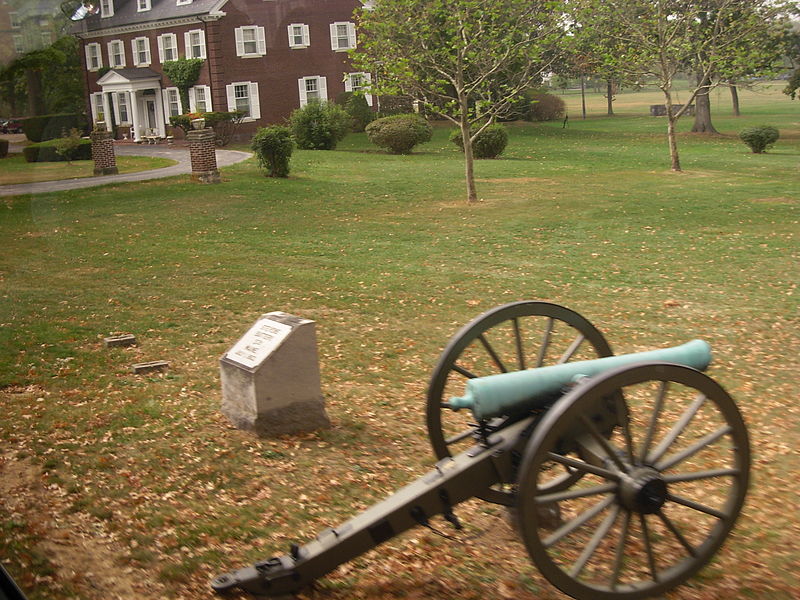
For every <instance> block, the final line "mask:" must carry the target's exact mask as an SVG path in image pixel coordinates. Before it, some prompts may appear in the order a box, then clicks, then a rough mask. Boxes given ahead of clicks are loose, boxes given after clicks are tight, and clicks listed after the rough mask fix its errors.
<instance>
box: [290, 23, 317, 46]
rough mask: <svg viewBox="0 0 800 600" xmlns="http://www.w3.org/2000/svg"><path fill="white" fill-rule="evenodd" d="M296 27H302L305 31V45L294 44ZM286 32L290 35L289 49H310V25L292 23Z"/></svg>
mask: <svg viewBox="0 0 800 600" xmlns="http://www.w3.org/2000/svg"><path fill="white" fill-rule="evenodd" d="M295 27H302V28H303V29H302V31H303V43H302V44H295V43H294V31H293V30H294V28H295ZM286 32H287V33H288V35H289V48H308V47H309V46H310V45H311V35H310V33H309V29H308V25H306V24H305V23H291V24H290V25H289V26H288V27H287V28H286Z"/></svg>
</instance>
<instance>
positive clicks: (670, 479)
mask: <svg viewBox="0 0 800 600" xmlns="http://www.w3.org/2000/svg"><path fill="white" fill-rule="evenodd" d="M740 474H741V471H739V469H710V470H708V471H696V472H694V473H676V474H675V475H664V482H665V483H680V482H683V481H697V480H698V479H712V478H714V477H738V476H739V475H740Z"/></svg>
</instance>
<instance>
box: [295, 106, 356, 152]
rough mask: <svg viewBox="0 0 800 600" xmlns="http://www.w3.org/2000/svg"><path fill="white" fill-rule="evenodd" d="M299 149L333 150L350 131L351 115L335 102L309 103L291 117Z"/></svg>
mask: <svg viewBox="0 0 800 600" xmlns="http://www.w3.org/2000/svg"><path fill="white" fill-rule="evenodd" d="M289 127H291V130H292V134H293V135H294V140H295V142H297V147H298V148H302V149H303V150H333V149H334V148H336V144H338V143H339V142H340V141H342V140H343V139H344V136H346V135H347V132H348V131H349V130H350V115H348V114H347V112H346V111H345V110H344V109H343V108H342V107H341V106H339V105H338V104H334V103H333V102H319V101H314V102H309V103H308V104H306V105H305V106H304V107H302V108H298V109H297V110H295V111H294V112H292V114H291V115H290V116H289Z"/></svg>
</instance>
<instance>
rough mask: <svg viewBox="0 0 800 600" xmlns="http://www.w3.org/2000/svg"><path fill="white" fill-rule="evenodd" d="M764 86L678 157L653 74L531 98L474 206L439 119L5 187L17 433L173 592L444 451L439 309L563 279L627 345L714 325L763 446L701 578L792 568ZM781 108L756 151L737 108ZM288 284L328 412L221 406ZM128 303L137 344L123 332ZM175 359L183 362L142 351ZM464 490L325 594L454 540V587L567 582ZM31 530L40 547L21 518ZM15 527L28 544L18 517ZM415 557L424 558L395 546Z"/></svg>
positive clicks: (281, 547) (781, 271) (2, 270)
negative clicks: (431, 442) (277, 426)
mask: <svg viewBox="0 0 800 600" xmlns="http://www.w3.org/2000/svg"><path fill="white" fill-rule="evenodd" d="M760 94H761V92H759V93H755V92H753V93H743V98H742V109H743V112H744V116H743V117H740V118H739V119H734V118H733V117H726V116H724V115H723V114H720V115H719V116H715V123H716V125H717V127H718V128H719V129H720V130H721V131H722V132H723V133H724V134H725V135H723V136H720V137H704V136H696V135H691V134H688V133H685V131H686V129H687V128H688V126H689V123H686V122H684V123H682V125H681V127H682V131H683V133H681V135H680V140H679V144H680V151H681V154H682V159H683V164H684V168H685V169H686V171H685V172H684V173H680V174H676V173H672V172H670V171H669V159H668V154H667V146H666V139H665V131H664V130H665V124H664V121H663V119H656V118H651V117H648V116H646V115H647V105H648V104H649V103H653V102H651V99H650V97H648V96H647V95H646V93H642V95H641V96H640V95H639V94H630V95H624V96H620V98H619V99H618V103H619V106H620V110H619V113H620V114H619V116H618V117H615V118H613V119H611V118H604V117H602V116H600V115H596V114H592V115H591V118H589V119H587V120H586V121H583V120H581V119H578V118H575V113H574V110H573V109H572V108H571V109H570V114H571V118H570V123H569V126H568V127H567V128H562V124H561V123H560V122H558V123H540V124H511V125H509V127H510V130H511V136H510V143H509V147H508V150H507V153H506V155H504V157H503V158H502V159H500V160H492V161H480V162H478V163H477V164H476V174H477V178H478V192H479V196H480V197H481V202H479V203H478V204H476V205H471V206H468V205H466V204H465V201H464V198H465V195H466V192H465V186H464V182H463V163H462V160H461V155H460V153H459V152H458V150H457V149H456V147H455V146H454V145H452V144H451V143H449V142H448V141H447V134H448V131H447V128H446V127H438V128H437V130H436V132H435V135H434V138H433V141H432V142H431V143H429V144H426V145H424V146H421V147H420V148H419V150H418V152H416V153H414V154H413V155H411V156H391V155H387V154H383V153H380V152H378V151H376V150H375V149H374V148H373V147H372V146H371V145H370V144H369V143H368V141H367V140H366V138H365V136H364V135H363V134H362V135H351V136H349V137H348V138H346V139H345V140H344V142H343V143H342V144H341V146H340V147H339V149H337V151H334V152H321V151H320V152H311V151H296V153H295V155H294V156H293V159H292V174H291V177H290V178H289V179H280V180H273V179H267V178H265V177H263V174H262V173H261V172H259V170H258V168H257V166H256V164H255V162H254V161H252V160H250V161H246V162H244V163H241V164H238V165H235V166H233V167H230V168H226V169H223V171H222V175H223V180H224V181H223V183H222V184H221V185H216V186H202V185H198V184H192V183H190V182H189V181H188V178H187V177H176V178H171V179H167V180H158V181H151V182H146V183H139V184H124V185H109V186H105V187H101V188H93V189H91V190H81V191H74V192H67V193H62V194H48V195H41V196H19V197H14V198H7V199H5V202H4V205H3V206H2V207H0V210H1V211H2V218H0V240H2V241H3V245H4V252H3V253H2V254H0V386H1V387H3V388H4V391H3V393H2V394H0V407H2V411H3V414H4V419H3V421H2V425H0V444H2V445H3V447H4V448H7V449H8V452H11V453H13V455H18V456H22V455H25V456H30V457H32V460H33V461H34V463H35V464H37V465H43V466H44V467H45V468H46V469H47V473H48V480H49V481H51V482H52V483H51V485H54V486H56V488H57V489H63V490H65V491H66V492H65V493H67V499H66V500H65V501H63V502H61V501H59V502H58V503H56V505H55V506H54V508H53V510H54V511H56V512H59V511H60V512H63V514H67V515H69V514H74V512H79V513H82V514H83V513H86V514H88V515H90V517H91V518H93V519H94V520H95V522H97V523H99V525H97V526H98V527H100V528H101V529H102V530H104V531H109V532H112V533H113V534H114V535H115V536H117V539H118V540H119V541H120V544H121V547H122V548H123V550H122V551H121V552H120V555H119V557H118V561H119V562H120V563H121V564H122V565H124V566H125V567H130V568H132V569H134V573H135V574H138V575H139V576H142V574H143V573H146V574H147V575H146V576H147V577H148V579H156V580H157V582H158V583H157V585H160V586H162V588H159V590H160V591H159V592H158V593H155V592H154V593H153V596H152V597H181V596H183V597H199V596H198V595H200V594H205V593H206V585H207V580H208V578H209V577H211V576H213V575H215V574H216V573H218V572H221V571H224V570H228V569H229V568H232V567H235V566H240V565H243V564H246V563H248V562H250V561H253V560H257V559H261V558H265V557H268V556H271V555H272V554H273V553H276V552H283V551H285V549H286V548H287V547H288V543H289V542H290V541H303V540H306V539H308V538H310V537H312V536H313V535H314V534H315V533H316V532H317V531H319V530H320V529H322V528H323V527H325V526H329V525H335V524H336V523H337V522H340V521H343V520H345V519H346V518H348V517H349V516H351V515H352V514H353V513H354V512H355V511H356V510H358V509H360V508H361V507H363V506H366V505H367V504H369V503H370V502H372V501H374V500H376V499H379V498H380V497H382V496H383V495H385V494H386V493H388V492H390V491H391V490H394V489H396V488H397V487H399V486H400V485H402V484H403V483H405V482H407V481H409V480H411V479H413V478H414V477H417V476H419V475H420V474H422V473H424V472H425V470H426V469H427V468H429V467H430V465H431V463H432V459H431V456H430V451H429V448H428V444H427V440H426V436H425V432H424V426H423V405H424V393H425V386H426V382H427V378H428V377H429V374H430V371H431V369H432V368H433V366H434V364H435V362H436V359H437V356H438V353H439V352H440V351H441V349H442V348H443V347H444V345H445V344H446V342H447V340H448V338H449V337H450V336H451V335H452V334H453V333H454V332H455V331H456V330H457V329H458V328H459V327H460V326H461V325H462V324H464V323H466V322H467V321H469V320H470V319H471V318H472V317H474V316H475V315H477V314H479V313H480V312H482V311H484V310H487V309H489V308H491V307H493V306H495V305H498V304H501V303H505V302H510V301H513V300H520V299H545V300H551V301H554V302H558V303H561V304H564V305H566V306H569V307H571V308H573V309H575V310H577V311H578V312H580V313H582V314H584V315H585V316H587V318H589V319H590V320H591V321H592V322H593V323H595V324H596V325H597V326H598V327H599V328H600V329H601V330H602V331H604V332H605V334H606V336H607V337H608V339H609V341H610V342H611V344H612V346H613V347H614V348H615V350H617V351H620V352H625V351H633V350H640V349H644V348H650V347H663V346H666V345H669V344H672V343H679V342H682V341H686V340H688V339H691V338H693V337H702V338H704V339H707V340H708V341H709V342H710V343H711V346H712V348H713V349H714V352H715V363H714V366H713V368H712V375H713V376H714V378H715V379H717V380H718V381H720V382H721V383H722V384H723V385H724V386H725V387H726V388H727V389H728V390H729V391H730V392H731V393H732V394H733V396H734V397H735V398H737V400H738V401H739V403H740V406H741V408H742V410H743V411H744V412H745V415H746V418H747V419H748V421H749V423H750V427H751V435H752V436H753V442H754V446H755V448H757V451H758V461H757V464H756V471H755V482H754V485H753V490H752V492H751V499H750V501H749V505H748V507H747V510H746V514H745V517H744V519H743V521H742V524H741V526H740V528H739V532H738V533H737V535H736V536H735V539H734V540H732V541H731V543H729V544H728V545H726V547H725V550H724V552H723V553H722V555H721V558H720V562H719V563H718V565H721V568H719V569H717V568H716V567H715V568H714V569H713V570H709V571H708V572H707V573H706V574H705V575H704V580H703V583H705V587H704V588H703V589H704V590H705V593H706V594H712V590H715V589H726V590H728V589H730V590H735V591H736V593H739V595H742V596H744V597H747V596H748V595H751V596H753V597H775V598H787V599H788V598H791V597H792V594H793V593H794V592H796V591H797V590H796V589H794V588H793V587H792V586H793V585H794V583H793V580H792V578H791V577H790V573H791V572H792V571H791V569H790V568H789V566H790V564H791V560H792V557H791V556H790V555H791V553H790V552H789V553H786V552H775V549H776V548H791V547H792V544H793V543H794V542H793V541H792V540H793V538H792V533H791V528H792V526H793V525H792V520H791V519H792V518H793V516H792V515H791V514H787V511H785V507H786V506H787V505H789V504H790V503H791V502H794V499H795V495H796V485H794V483H793V482H792V481H791V477H790V476H787V474H788V473H791V472H792V471H794V472H796V471H797V469H798V467H799V466H800V465H798V461H797V458H796V456H795V454H794V453H792V451H791V449H792V448H796V447H797V445H798V444H800V436H799V435H798V430H797V409H796V406H795V403H794V402H793V400H792V399H793V398H794V396H795V395H796V394H795V392H796V384H795V383H794V379H795V378H794V377H793V375H794V374H796V372H797V370H798V367H800V365H798V362H797V358H796V351H793V350H792V349H793V348H795V349H796V348H797V347H798V335H797V316H798V311H797V308H798V303H797V279H798V278H797V242H796V239H797V233H798V208H797V207H798V200H799V199H800V193H799V191H798V184H797V170H798V164H799V163H800V160H799V157H800V122H798V108H799V107H800V104H798V103H797V102H795V103H792V102H791V101H790V100H788V98H786V97H782V96H781V95H780V94H779V93H776V92H775V90H773V91H772V92H771V93H770V94H769V95H768V96H764V97H762V96H761V95H760ZM568 98H569V102H570V103H571V104H570V105H571V106H572V103H574V101H575V98H574V97H573V96H568ZM623 101H624V102H623ZM592 102H593V103H594V104H592V103H590V106H593V107H596V108H597V107H599V108H598V110H602V108H603V104H602V102H603V99H602V98H601V97H599V96H595V97H594V100H593V101H592ZM623 104H624V105H626V106H627V108H626V109H625V110H623V109H622V108H621V107H622V106H623ZM593 110H594V109H593ZM761 122H764V123H767V124H772V125H775V126H777V127H778V128H779V129H780V130H781V139H780V140H779V142H778V143H777V145H776V146H775V148H774V149H773V150H771V151H770V152H769V153H767V154H764V155H753V154H750V153H749V151H748V150H747V148H746V147H745V146H744V145H743V144H742V143H741V142H739V141H738V140H737V139H736V137H735V136H736V133H737V132H738V131H739V130H740V129H741V128H743V127H744V126H746V125H749V124H752V123H761ZM271 310H285V311H287V312H290V313H294V314H298V315H301V316H304V317H307V318H311V319H314V320H316V321H317V323H318V339H319V351H320V361H321V368H322V375H323V385H324V391H325V395H326V401H327V407H328V412H329V414H330V416H331V418H332V420H333V424H334V427H333V428H332V429H330V430H327V431H323V432H319V433H317V434H313V435H308V436H300V437H295V438H286V439H278V440H257V439H254V438H251V437H250V436H249V435H246V434H244V433H241V432H238V431H236V430H233V429H232V428H231V427H229V426H228V425H227V423H226V421H225V419H224V417H222V416H221V415H220V414H219V411H218V405H219V395H220V392H219V380H218V363H217V361H218V358H219V356H220V355H221V354H222V353H223V352H224V351H225V350H226V349H227V348H228V347H229V346H230V345H232V344H233V342H234V341H235V340H236V339H237V338H238V337H239V336H240V335H241V334H242V333H243V332H244V331H246V329H247V328H248V327H249V326H250V325H251V324H252V323H253V322H254V320H255V319H256V318H257V317H258V316H259V315H260V314H262V313H264V312H268V311H271ZM114 333H134V334H136V336H137V338H138V339H139V342H140V345H139V346H137V347H134V348H129V349H113V350H107V349H105V348H104V347H103V344H102V338H103V337H105V336H108V335H110V334H114ZM156 359H164V360H168V361H170V363H171V366H170V370H169V372H168V374H166V375H163V376H150V377H138V376H135V375H133V374H131V373H130V365H131V364H132V363H135V362H143V361H145V360H156ZM13 455H12V458H13ZM54 457H55V458H56V460H55V461H54V460H53V458H54ZM56 496H57V494H56ZM301 497H302V498H305V499H301ZM489 508H490V509H491V510H494V507H489ZM70 511H73V513H70ZM459 512H460V513H462V514H463V515H464V516H463V519H464V520H465V521H467V522H470V521H477V522H481V523H488V524H489V525H487V528H488V533H485V534H484V535H483V536H482V538H481V539H478V540H476V541H475V542H471V543H470V544H467V545H465V546H464V548H462V549H459V550H458V551H456V550H455V549H454V546H457V545H458V544H456V543H450V542H447V543H445V542H442V543H439V542H438V541H437V542H435V543H433V542H430V541H429V540H428V538H429V536H428V535H427V534H426V533H424V532H414V533H413V534H410V535H409V536H405V537H403V538H401V539H400V540H398V541H393V542H391V543H390V544H388V545H387V546H386V547H385V548H383V549H382V550H381V551H379V552H377V553H373V554H370V555H368V556H367V557H365V558H363V559H360V561H359V562H358V563H357V564H358V565H360V566H361V567H363V568H362V569H359V570H355V571H350V572H345V573H341V574H339V575H337V576H336V577H334V578H333V579H330V580H328V581H327V582H326V583H325V584H323V588H322V591H319V592H313V593H312V594H311V595H310V596H309V597H311V598H357V597H373V598H374V597H379V596H380V595H381V594H387V595H392V594H400V593H401V592H402V591H403V590H406V591H409V590H413V589H414V588H415V587H416V588H419V589H426V586H429V585H433V584H432V583H431V581H430V580H431V579H432V578H435V577H436V575H434V574H433V568H434V565H437V566H442V568H443V570H442V572H443V573H446V574H447V575H444V576H443V577H444V578H445V579H444V580H443V581H442V582H439V583H437V584H436V586H438V587H436V588H435V590H436V591H435V592H431V593H435V595H436V597H441V598H456V597H458V598H469V597H475V598H485V597H491V596H492V594H494V590H495V589H496V582H497V581H499V580H505V579H506V578H508V577H509V573H511V574H516V573H519V574H520V577H516V575H514V576H511V577H510V579H511V581H510V582H509V583H508V585H509V586H511V585H514V586H518V587H519V589H518V592H519V596H518V597H520V598H527V597H528V596H526V595H525V594H530V592H526V591H525V590H526V589H528V590H538V591H537V592H536V593H537V597H540V598H556V597H557V596H556V595H555V592H554V591H552V588H550V587H549V585H548V584H546V582H544V581H543V580H542V578H541V577H540V576H539V575H538V574H537V573H536V571H535V569H532V568H531V567H530V566H529V565H528V562H527V557H526V555H525V553H524V550H523V548H522V547H521V546H519V545H515V542H509V543H508V544H504V545H503V550H502V552H499V551H491V552H482V551H481V548H482V545H483V544H484V543H488V544H492V543H493V541H494V540H495V538H494V537H493V536H494V535H495V534H498V533H502V534H503V535H504V536H508V537H509V539H513V537H514V536H513V533H512V532H510V531H506V530H505V529H504V528H503V526H501V525H499V524H498V523H500V522H501V519H500V517H497V516H493V513H492V514H488V513H487V514H484V512H483V508H482V507H481V505H479V504H475V505H472V504H471V505H470V506H468V507H467V508H465V509H463V511H459ZM495 512H496V511H495ZM789 512H790V511H789ZM9 518H10V517H9ZM3 521H4V522H8V521H7V520H6V517H5V516H4V518H3ZM16 522H17V521H14V523H16ZM7 527H16V525H13V524H12V525H7ZM764 530H769V531H771V532H774V535H772V536H770V537H769V538H768V539H767V538H764V537H763V535H762V533H761V532H762V531H764ZM775 536H777V539H776V537H775ZM414 540H417V542H416V543H415V542H414ZM15 543H17V544H23V545H25V546H26V547H29V548H31V549H35V542H34V541H33V538H32V537H30V536H27V537H20V538H19V541H18V542H15ZM0 548H4V549H0V557H1V558H2V559H3V560H4V561H9V562H10V566H11V567H13V568H12V570H14V569H23V568H24V567H22V565H21V564H20V562H19V560H18V559H16V558H14V555H15V552H17V549H16V547H14V548H11V549H10V550H9V549H8V548H9V547H8V546H0ZM187 549H188V550H187ZM766 556H768V557H769V560H767V559H766V558H765V557H766ZM415 557H416V558H415ZM412 559H413V560H417V559H418V560H420V561H421V564H420V565H419V566H418V567H415V568H414V569H413V571H411V572H409V573H408V574H407V577H408V581H406V580H405V579H403V580H402V582H401V583H397V582H394V580H393V579H392V578H390V577H388V576H387V577H384V576H383V575H381V574H380V573H381V571H380V568H381V567H380V565H384V564H385V565H388V566H387V568H389V569H392V568H396V569H398V570H400V569H403V565H404V564H407V562H408V561H409V560H412ZM743 564H747V565H750V566H749V567H748V568H747V569H743V568H742V567H741V566H742V565H743ZM763 564H769V568H768V569H765V568H763V567H760V565H763ZM425 565H430V569H431V570H429V571H426V569H427V568H428V567H426V566H425ZM140 569H141V570H143V571H140ZM376 569H378V570H377V571H376ZM18 572H19V571H18ZM426 577H427V579H426ZM45 585H51V584H49V583H47V584H45ZM55 585H57V584H56V583H53V584H52V586H55ZM70 585H77V586H78V589H84V588H81V587H80V585H81V583H80V581H78V582H71V583H70ZM154 585H156V584H154ZM698 585H699V584H698ZM52 589H53V590H55V589H56V587H53V588H52ZM87 589H88V588H87ZM448 590H450V591H449V592H448ZM89 594H90V592H84V595H83V596H81V595H78V596H77V597H86V598H91V597H92V596H91V595H89ZM696 594H697V588H683V589H682V590H678V591H676V592H674V593H673V594H670V596H669V597H670V598H681V599H688V598H696V597H699V596H697V595H696ZM770 594H772V595H770ZM759 595H760V596H759ZM52 597H58V594H57V593H53V594H52ZM411 597H413V596H411Z"/></svg>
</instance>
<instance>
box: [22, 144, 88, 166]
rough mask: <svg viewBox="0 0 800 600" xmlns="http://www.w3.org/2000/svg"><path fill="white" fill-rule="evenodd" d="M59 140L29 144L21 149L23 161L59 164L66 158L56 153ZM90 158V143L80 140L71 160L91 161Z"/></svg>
mask: <svg viewBox="0 0 800 600" xmlns="http://www.w3.org/2000/svg"><path fill="white" fill-rule="evenodd" d="M58 142H59V140H48V141H46V142H39V143H38V144H30V145H29V146H25V147H24V148H23V149H22V154H23V155H24V156H25V161H26V162H29V163H32V162H59V161H65V160H67V158H66V157H65V156H62V155H60V154H59V153H58ZM91 158H92V141H91V140H83V139H82V140H81V141H80V144H79V145H78V146H77V148H76V149H75V152H74V153H73V154H72V158H71V160H91Z"/></svg>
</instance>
